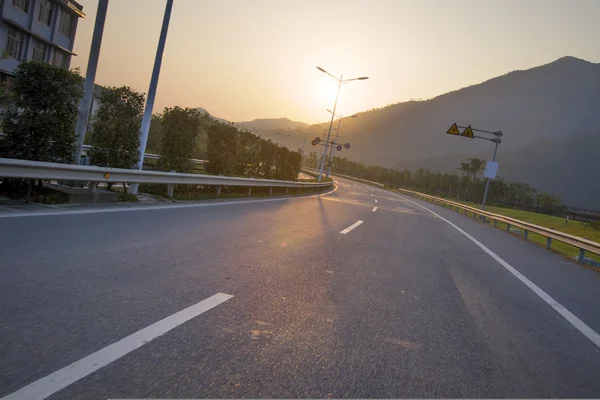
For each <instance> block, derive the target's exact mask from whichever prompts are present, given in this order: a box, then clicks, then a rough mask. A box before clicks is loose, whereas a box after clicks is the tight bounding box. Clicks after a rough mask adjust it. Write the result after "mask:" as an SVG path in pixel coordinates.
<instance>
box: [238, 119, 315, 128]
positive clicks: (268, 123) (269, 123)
mask: <svg viewBox="0 0 600 400" xmlns="http://www.w3.org/2000/svg"><path fill="white" fill-rule="evenodd" d="M234 125H235V126H237V127H238V128H244V129H248V130H254V131H277V130H293V129H296V128H307V127H308V126H309V125H308V124H305V123H304V122H298V121H292V120H290V119H288V118H270V119H255V120H253V121H244V122H236V123H235V124H234Z"/></svg>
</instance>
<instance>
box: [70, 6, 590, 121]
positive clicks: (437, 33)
mask: <svg viewBox="0 0 600 400" xmlns="http://www.w3.org/2000/svg"><path fill="white" fill-rule="evenodd" d="M78 1H79V2H80V3H81V4H82V5H83V6H84V12H85V13H86V14H87V18H85V19H82V20H80V21H79V27H78V31H77V38H76V42H75V50H74V51H75V53H77V54H78V56H77V57H74V58H73V61H72V63H71V66H72V67H80V68H81V71H82V73H83V74H85V69H86V65H87V59H88V52H89V46H90V42H91V37H92V30H93V27H94V19H95V15H96V8H97V4H98V1H97V0H78ZM165 3H166V0H111V1H110V4H109V7H108V16H107V21H106V26H105V30H104V39H103V42H102V51H101V53H100V62H99V66H98V73H97V76H96V83H98V84H101V85H109V86H121V85H128V86H131V87H133V88H135V89H136V90H138V91H141V92H147V91H148V85H149V81H150V74H151V71H152V65H153V61H154V56H155V52H156V45H157V41H158V36H159V32H160V26H161V23H162V18H163V13H164V8H165ZM599 15H600V1H599V0H568V1H556V0H498V1H491V0H455V1H446V0H437V1H432V0H418V1H417V0H414V1H408V0H370V1H358V0H352V1H351V0H344V1H329V0H297V1H292V0H252V1H249V0H239V1H233V0H175V4H174V7H173V14H172V17H171V24H170V28H169V34H168V37H167V44H166V49H165V53H164V58H163V68H162V71H161V76H160V81H159V85H158V92H157V99H156V103H155V107H154V110H155V112H159V111H161V110H162V109H163V108H164V107H165V106H174V105H180V106H189V107H203V108H205V109H207V110H208V111H209V112H210V113H211V114H213V115H215V116H217V117H221V118H225V119H228V120H231V121H245V120H252V119H255V118H277V117H288V118H290V119H293V120H297V121H303V122H307V123H311V122H317V121H323V120H326V119H327V118H328V116H327V112H326V111H325V109H326V108H330V107H332V105H333V100H334V96H335V82H334V81H333V80H332V79H331V78H329V77H328V76H327V75H325V74H323V73H322V72H319V71H318V70H317V69H316V66H317V65H318V66H321V67H323V68H325V69H326V70H328V71H329V72H331V73H332V74H334V75H338V76H339V75H340V74H343V75H344V77H345V78H346V77H348V78H351V77H357V76H364V75H366V76H369V80H367V81H358V82H351V83H349V84H347V85H346V86H344V88H343V89H342V92H341V94H340V100H339V103H338V111H339V112H340V113H343V114H345V115H348V114H351V113H354V112H359V111H364V110H367V109H371V108H376V107H382V106H385V105H387V104H389V103H396V102H401V101H406V100H409V99H411V98H422V99H426V98H430V97H434V96H436V95H438V94H442V93H445V92H448V91H451V90H455V89H459V88H461V87H465V86H468V85H471V84H476V83H480V82H482V81H484V80H487V79H489V78H492V77H494V76H497V75H502V74H504V73H506V72H509V71H512V70H516V69H527V68H530V67H534V66H537V65H541V64H545V63H548V62H551V61H554V60H555V59H557V58H560V57H563V56H566V55H570V56H574V57H578V58H583V59H585V60H588V61H592V62H596V63H597V62H600V46H599V45H598V38H600V24H598V16H599Z"/></svg>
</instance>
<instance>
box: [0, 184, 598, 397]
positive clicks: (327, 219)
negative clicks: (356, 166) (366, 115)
mask: <svg viewBox="0 0 600 400" xmlns="http://www.w3.org/2000/svg"><path fill="white" fill-rule="evenodd" d="M336 180H337V185H338V189H337V190H336V191H335V192H333V193H330V194H328V195H322V196H312V197H305V198H295V199H266V200H267V201H264V200H265V199H260V200H256V199H253V200H252V201H249V202H247V201H241V202H239V201H238V202H231V201H226V202H212V203H211V202H209V203H202V205H201V206H196V205H194V204H191V205H190V204H187V205H185V207H179V208H173V207H171V208H160V207H154V208H151V209H141V210H137V209H136V206H133V207H132V206H130V208H129V209H126V210H124V209H119V208H115V207H107V208H106V209H103V210H100V211H101V212H93V213H91V212H88V211H86V210H85V209H83V210H81V209H80V210H75V211H73V212H59V213H57V214H53V215H32V214H26V215H29V216H18V215H20V214H13V215H12V216H11V217H6V215H7V214H1V215H0V296H1V299H0V300H1V303H0V304H1V311H0V355H1V356H0V371H1V373H0V399H19V398H22V399H35V398H51V399H106V398H202V397H213V398H215V397H251V398H256V397H275V398H284V397H314V398H327V397H333V398H340V397H363V398H364V397H387V398H390V397H599V396H600V340H598V335H597V332H600V307H598V305H599V304H600V274H598V273H596V272H594V271H592V270H590V269H586V268H583V267H580V266H578V265H577V264H574V263H572V262H570V261H568V260H566V259H564V258H562V257H560V256H558V255H555V254H554V253H552V252H550V251H547V250H545V249H543V248H540V247H537V246H536V245H534V244H532V243H530V242H526V241H524V240H522V239H520V238H518V237H515V236H513V235H510V234H507V233H506V232H504V231H500V230H495V229H493V228H492V227H490V226H487V225H486V224H483V223H481V222H477V221H474V220H472V219H469V218H467V217H464V216H463V215H460V214H457V213H456V212H453V211H449V210H446V209H443V208H440V207H437V206H434V205H431V204H426V203H424V202H421V201H419V200H415V199H412V198H406V197H403V196H400V195H396V194H393V193H390V192H386V191H384V190H381V189H377V188H373V187H369V186H367V185H364V184H361V183H356V182H352V181H348V180H344V179H339V178H336ZM180 205H181V204H180ZM95 210H96V211H98V210H97V209H95ZM430 210H431V211H433V212H434V213H435V214H434V213H432V212H431V211H430ZM52 212H54V211H51V212H50V213H52ZM594 335H595V336H594ZM73 363H75V364H73Z"/></svg>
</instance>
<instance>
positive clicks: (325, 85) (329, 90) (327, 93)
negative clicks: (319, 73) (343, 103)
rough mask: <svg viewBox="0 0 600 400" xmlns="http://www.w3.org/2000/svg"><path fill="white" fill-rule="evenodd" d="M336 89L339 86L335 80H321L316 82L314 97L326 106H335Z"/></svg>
mask: <svg viewBox="0 0 600 400" xmlns="http://www.w3.org/2000/svg"><path fill="white" fill-rule="evenodd" d="M336 91H337V86H336V83H335V82H334V81H333V80H331V82H327V81H321V80H319V81H318V82H317V83H315V84H314V98H315V100H316V101H318V102H319V104H322V105H323V107H325V108H331V107H333V102H334V101H335V95H336Z"/></svg>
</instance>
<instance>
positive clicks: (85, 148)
mask: <svg viewBox="0 0 600 400" xmlns="http://www.w3.org/2000/svg"><path fill="white" fill-rule="evenodd" d="M82 147H83V151H84V152H85V153H86V154H87V151H88V150H90V149H91V148H92V146H90V145H89V144H84V145H83V146H82ZM144 159H148V160H158V159H160V155H158V154H152V153H144ZM190 161H192V163H194V164H208V163H209V162H210V161H207V160H197V159H195V158H191V159H190Z"/></svg>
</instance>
